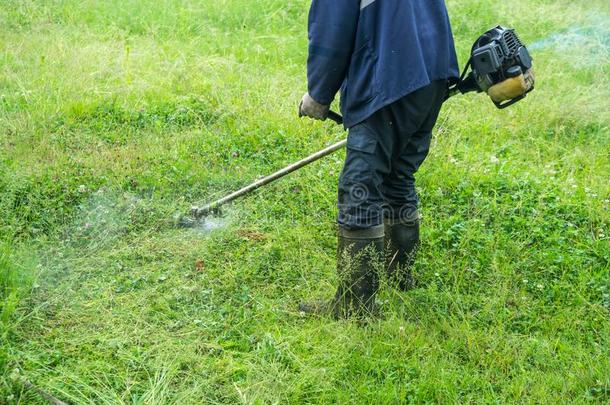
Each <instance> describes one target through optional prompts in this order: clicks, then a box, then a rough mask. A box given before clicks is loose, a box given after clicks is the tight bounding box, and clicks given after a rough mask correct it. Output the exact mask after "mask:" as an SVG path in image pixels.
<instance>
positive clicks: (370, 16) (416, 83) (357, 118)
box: [299, 0, 459, 318]
mask: <svg viewBox="0 0 610 405" xmlns="http://www.w3.org/2000/svg"><path fill="white" fill-rule="evenodd" d="M307 73H308V74H307V76H308V93H306V94H305V96H304V97H303V99H302V101H301V105H300V108H299V115H300V116H307V117H310V118H314V119H318V120H325V119H326V118H327V117H328V113H329V106H330V104H331V103H332V101H333V100H334V98H335V96H336V94H337V92H338V91H339V90H341V111H342V114H343V117H344V125H345V127H346V128H348V129H349V136H348V141H347V155H346V160H345V166H344V168H343V172H342V174H341V177H340V180H339V204H338V205H339V219H338V222H339V243H338V255H337V269H338V272H339V276H340V277H339V278H340V282H339V288H338V290H337V293H336V294H335V297H334V298H333V299H332V300H330V301H327V302H321V303H311V304H301V310H302V311H304V312H306V313H317V314H331V315H333V316H335V317H337V318H343V317H348V316H352V315H355V316H359V317H360V316H365V315H367V314H370V313H372V312H374V303H375V293H376V291H377V289H378V285H379V271H378V269H379V266H377V265H376V262H378V260H376V259H377V258H380V257H383V256H385V257H386V259H387V262H386V263H385V266H384V267H385V270H386V271H387V273H388V276H389V277H390V279H391V280H394V282H395V283H396V285H397V286H398V287H399V288H400V289H402V290H408V289H410V288H412V287H413V286H414V280H413V278H412V276H411V273H410V270H409V268H410V267H411V265H412V263H413V256H414V253H415V250H416V249H417V246H418V244H419V215H418V212H417V206H418V198H417V194H416V192H415V178H414V175H415V173H416V172H417V170H418V169H419V167H420V165H421V164H422V162H423V161H424V159H425V158H426V156H427V154H428V150H429V147H430V141H431V137H432V129H433V127H434V125H435V123H436V120H437V118H438V114H439V111H440V108H441V105H442V104H443V101H444V100H445V98H446V95H447V88H448V84H449V82H450V81H453V80H455V79H457V77H458V75H459V73H458V66H457V58H456V54H455V47H454V42H453V37H452V34H451V27H450V23H449V18H448V16H447V10H446V7H445V3H444V1H443V0H313V1H312V5H311V10H310V14H309V58H308V62H307ZM384 240H385V246H387V247H388V251H387V252H384Z"/></svg>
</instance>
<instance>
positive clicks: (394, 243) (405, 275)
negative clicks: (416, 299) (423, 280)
mask: <svg viewBox="0 0 610 405" xmlns="http://www.w3.org/2000/svg"><path fill="white" fill-rule="evenodd" d="M385 236H386V246H387V251H386V265H387V271H388V279H389V281H390V283H391V284H393V285H395V286H396V287H397V288H398V289H400V290H401V291H409V290H412V289H413V288H415V287H416V282H415V279H414V277H413V274H412V272H411V267H412V266H413V263H414V262H415V255H416V253H417V249H418V248H419V242H420V240H419V218H415V219H413V220H411V221H405V220H402V221H395V220H389V219H386V221H385Z"/></svg>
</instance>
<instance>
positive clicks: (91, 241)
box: [0, 0, 610, 404]
mask: <svg viewBox="0 0 610 405" xmlns="http://www.w3.org/2000/svg"><path fill="white" fill-rule="evenodd" d="M5 3H7V7H2V8H0V38H2V40H1V41H2V42H0V50H1V52H0V147H1V148H2V153H0V210H1V212H2V215H0V238H2V239H3V240H10V241H11V243H5V244H3V245H1V246H0V257H1V258H2V260H0V262H1V263H2V268H0V270H1V271H2V273H0V277H2V278H0V285H2V288H3V289H2V293H3V296H2V297H1V298H2V303H1V304H0V305H2V306H1V307H0V308H2V311H3V315H2V316H3V324H2V328H3V333H2V342H1V344H0V349H1V350H2V353H0V356H2V357H0V365H1V366H2V368H3V370H2V371H1V372H0V379H1V383H0V403H1V402H5V401H6V402H9V403H28V404H29V403H35V402H36V401H40V399H38V398H36V397H35V395H34V394H33V393H29V392H25V391H23V387H21V386H20V385H19V384H16V383H14V382H13V381H12V380H11V379H10V378H9V376H8V375H9V374H10V370H13V369H15V368H19V369H20V370H21V372H22V373H23V375H25V376H26V377H27V378H28V379H30V380H31V381H32V382H34V383H36V385H38V386H40V387H43V388H44V389H45V390H48V391H49V392H52V393H53V394H54V395H56V396H58V397H60V398H62V399H63V400H66V401H69V402H72V403H108V404H115V403H176V404H184V403H236V402H238V403H239V402H241V403H337V402H339V403H396V402H416V403H419V402H439V403H447V402H449V403H456V402H459V403H469V402H472V403H490V402H495V403H507V402H527V403H532V402H534V403H556V402H585V401H591V402H597V403H606V402H608V400H610V380H609V377H608V370H609V369H610V360H609V358H610V349H609V347H610V342H609V339H608V338H609V337H610V326H609V325H610V323H609V321H610V316H609V310H610V275H609V273H610V264H609V262H610V247H609V244H608V234H609V228H610V226H609V225H610V219H609V209H610V186H609V184H608V173H610V159H609V156H608V150H610V136H609V129H608V128H609V123H610V115H609V111H608V108H607V106H606V104H607V102H606V101H607V100H608V97H609V96H610V94H609V89H610V81H609V79H608V77H610V76H609V75H608V71H609V69H610V61H609V59H608V49H609V48H608V44H609V34H608V30H607V27H606V24H605V22H606V21H607V20H608V18H606V17H607V16H608V15H610V9H608V6H607V4H606V2H604V1H589V2H586V3H580V2H568V1H553V2H550V1H543V0H536V1H524V0H516V1H513V2H511V3H510V4H509V3H506V4H504V3H502V4H498V2H492V1H488V0H479V1H471V2H458V1H449V2H448V3H449V7H450V13H451V16H452V20H453V24H454V28H455V33H456V37H457V40H458V50H459V53H460V56H461V60H462V61H464V60H465V55H467V52H468V50H469V48H470V45H471V43H472V41H473V40H474V38H475V37H476V36H477V35H479V34H480V33H481V32H483V31H484V30H485V29H487V28H489V27H490V26H492V25H495V24H497V23H498V22H502V23H503V24H506V25H510V26H514V27H516V28H517V29H518V31H519V33H520V34H521V36H522V37H523V39H524V40H525V41H526V42H528V43H535V44H537V45H536V47H535V54H534V57H535V63H536V72H537V75H538V88H537V90H536V91H535V92H534V93H532V94H531V95H529V96H528V97H527V99H526V100H525V101H524V102H522V103H519V104H518V105H516V106H515V107H512V108H511V109H508V110H505V111H502V112H500V111H497V110H496V109H495V108H494V107H493V105H492V104H491V103H490V102H489V101H488V100H487V99H486V98H485V97H484V96H481V95H469V96H466V97H461V98H456V99H453V100H451V101H449V102H448V103H447V105H446V106H445V108H444V110H443V113H442V117H441V122H442V124H441V125H440V126H439V128H438V129H437V131H436V134H435V140H434V145H433V149H432V152H431V155H430V157H429V158H428V160H427V162H426V163H425V165H424V167H423V168H422V170H421V172H420V173H419V177H418V187H419V190H420V194H421V197H422V213H423V215H424V223H423V238H424V242H423V246H422V250H421V255H420V257H419V258H418V262H417V264H416V269H415V270H416V273H417V275H418V277H419V278H420V279H421V281H422V284H423V285H424V287H423V288H422V289H419V290H417V291H414V292H412V293H409V294H399V293H397V292H395V291H392V290H391V289H389V288H387V287H384V288H383V289H382V293H381V296H380V302H381V304H382V308H383V312H384V314H385V319H384V320H381V321H379V322H375V323H373V324H371V325H369V326H367V327H359V326H358V325H356V324H353V323H351V322H336V323H335V322H332V321H330V320H327V319H304V318H302V317H300V316H299V314H298V313H296V304H297V303H298V302H299V301H300V300H301V299H310V298H312V297H319V296H328V295H330V294H331V293H332V292H333V286H334V285H335V282H336V276H335V274H334V270H333V267H334V257H333V255H334V249H335V235H334V232H335V231H334V221H335V210H336V208H335V205H336V201H335V200H336V181H337V176H338V173H339V171H340V170H341V163H342V157H343V156H342V154H341V153H339V154H337V155H335V156H332V157H329V158H327V159H326V160H324V161H322V162H318V163H316V164H314V165H312V166H310V167H308V168H306V169H303V170H302V171H300V172H299V173H297V174H295V175H293V176H291V177H289V178H287V179H284V180H282V181H281V182H279V183H277V184H274V185H271V186H269V187H268V188H266V189H265V190H262V191H261V192H259V193H257V194H255V195H253V196H251V197H249V198H247V199H244V200H241V201H240V202H239V203H236V204H234V205H233V207H231V208H230V209H229V212H228V216H227V218H228V219H227V226H226V227H224V228H221V229H217V230H214V231H213V232H211V233H202V232H199V231H196V230H191V231H185V230H176V229H173V227H172V226H171V218H172V216H173V215H174V214H175V213H176V212H183V211H187V210H188V208H189V206H190V204H191V203H193V202H201V201H209V200H212V199H214V198H216V197H219V196H221V195H222V194H224V193H226V192H227V191H231V190H233V189H235V188H237V187H239V186H242V185H244V184H246V183H248V182H249V181H251V180H253V179H255V178H257V176H259V175H261V174H268V173H270V172H272V171H274V170H275V169H278V168H280V167H282V166H284V165H286V164H288V163H291V162H293V161H295V160H297V159H299V158H301V157H303V156H304V155H306V154H308V153H309V152H313V151H315V150H318V149H321V148H322V147H323V146H325V145H327V144H328V143H330V142H333V141H336V140H338V139H340V138H342V137H344V136H345V134H344V133H343V132H342V130H341V129H340V128H337V127H335V126H332V125H331V124H328V123H324V124H323V123H314V122H308V121H305V120H298V119H296V118H295V108H296V104H297V101H298V99H299V96H300V95H301V94H302V92H303V91H304V83H305V69H304V66H305V59H306V41H307V38H306V31H305V25H306V11H307V3H308V2H306V1H304V0H299V1H295V2H290V4H287V3H286V2H282V1H280V0H264V1H258V2H256V6H255V7H253V3H252V2H251V1H245V0H230V1H220V2H212V1H199V2H198V1H188V0H166V1H155V2H153V1H127V2H125V1H122V2H119V1H116V0H112V1H105V2H93V1H85V2H80V1H79V2H77V1H73V0H62V1H47V2H36V1H12V0H11V1H8V2H5ZM574 35H579V36H580V38H583V39H581V40H578V41H577V42H576V44H575V45H578V44H579V43H584V44H585V45H586V46H583V47H578V46H566V45H565V44H569V43H570V42H569V41H563V40H562V39H565V38H573V37H574ZM572 43H574V42H572ZM19 252H27V255H21V254H20V253H19ZM22 256H24V257H28V258H30V259H28V260H27V261H25V262H24V263H29V262H37V263H40V266H41V267H40V268H41V269H42V275H41V277H42V278H41V280H39V281H37V283H36V285H37V288H35V289H33V290H32V291H31V293H30V288H29V287H28V286H29V285H31V281H27V279H28V278H30V277H29V276H28V275H33V274H34V272H33V270H34V269H35V266H33V265H28V264H25V265H24V264H22V262H23V260H22V259H21V257H22ZM5 269H8V270H5ZM24 277H25V278H24ZM17 291H20V292H18V293H17ZM7 297H8V298H7ZM18 303H20V306H17V304H18Z"/></svg>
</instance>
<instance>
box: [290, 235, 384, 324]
mask: <svg viewBox="0 0 610 405" xmlns="http://www.w3.org/2000/svg"><path fill="white" fill-rule="evenodd" d="M383 232H384V226H383V225H381V226H377V227H374V228H371V229H364V230H356V231H349V230H347V229H342V228H340V229H339V243H338V246H337V272H338V273H339V287H338V288H337V292H336V294H335V297H334V298H333V299H332V300H330V301H322V302H312V303H302V304H301V305H300V307H299V309H300V310H301V311H302V312H304V313H308V314H316V315H330V316H332V317H334V318H335V319H341V318H349V317H357V318H360V319H363V318H366V317H368V316H371V315H375V314H376V311H375V295H376V293H377V290H378V289H379V277H378V270H379V263H382V259H383V241H384V234H383Z"/></svg>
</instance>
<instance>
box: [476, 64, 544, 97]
mask: <svg viewBox="0 0 610 405" xmlns="http://www.w3.org/2000/svg"><path fill="white" fill-rule="evenodd" d="M534 82H535V78H534V72H533V71H532V69H528V70H527V71H526V72H525V73H524V74H521V75H519V76H516V77H511V78H510V79H506V80H504V81H503V82H500V83H498V84H496V85H494V86H491V87H490V88H489V89H488V90H487V94H488V95H489V97H491V99H492V100H493V102H495V103H502V102H504V101H507V100H512V99H514V98H517V97H519V96H522V95H524V94H525V93H527V92H528V91H530V90H531V89H532V88H533V87H534Z"/></svg>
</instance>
